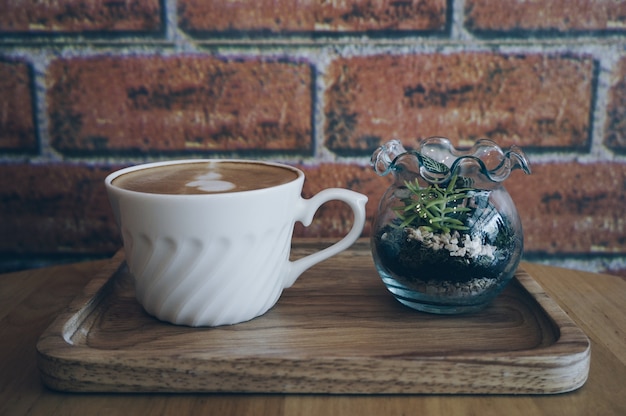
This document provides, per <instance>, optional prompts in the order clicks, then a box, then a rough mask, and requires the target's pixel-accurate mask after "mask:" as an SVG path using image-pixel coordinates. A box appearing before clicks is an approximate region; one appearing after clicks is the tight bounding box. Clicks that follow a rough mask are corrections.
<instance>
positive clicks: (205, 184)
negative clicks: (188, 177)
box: [186, 172, 235, 192]
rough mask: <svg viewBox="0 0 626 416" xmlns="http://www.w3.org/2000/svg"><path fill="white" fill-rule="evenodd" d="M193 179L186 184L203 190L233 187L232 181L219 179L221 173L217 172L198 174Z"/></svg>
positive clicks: (218, 190) (221, 190) (210, 190)
mask: <svg viewBox="0 0 626 416" xmlns="http://www.w3.org/2000/svg"><path fill="white" fill-rule="evenodd" d="M194 179H195V180H194V181H191V182H187V184H186V185H187V186H190V187H192V188H197V189H200V190H202V191H205V192H224V191H229V190H231V189H234V188H235V184H234V183H232V182H228V181H223V180H221V179H222V175H220V174H219V173H217V172H209V173H205V174H203V175H198V176H196V177H195V178H194Z"/></svg>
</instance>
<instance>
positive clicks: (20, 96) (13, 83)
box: [0, 61, 37, 152]
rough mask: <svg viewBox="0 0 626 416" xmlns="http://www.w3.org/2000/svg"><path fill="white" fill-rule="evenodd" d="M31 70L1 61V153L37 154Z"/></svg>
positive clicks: (25, 65)
mask: <svg viewBox="0 0 626 416" xmlns="http://www.w3.org/2000/svg"><path fill="white" fill-rule="evenodd" d="M31 85H32V80H31V75H30V68H29V67H28V65H27V64H26V63H23V62H2V61H0V151H2V150H4V151H27V152H29V151H34V150H36V149H37V137H36V135H35V124H34V119H35V117H34V115H33V104H32V99H31V97H32V91H31Z"/></svg>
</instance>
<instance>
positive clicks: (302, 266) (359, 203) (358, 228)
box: [284, 188, 367, 288]
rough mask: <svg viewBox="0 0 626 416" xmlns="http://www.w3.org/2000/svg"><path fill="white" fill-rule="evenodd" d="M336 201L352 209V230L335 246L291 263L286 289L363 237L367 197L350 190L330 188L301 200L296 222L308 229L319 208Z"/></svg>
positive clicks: (286, 279)
mask: <svg viewBox="0 0 626 416" xmlns="http://www.w3.org/2000/svg"><path fill="white" fill-rule="evenodd" d="M334 200H337V201H342V202H345V203H346V204H347V205H348V206H349V207H350V208H351V209H352V212H353V213H354V221H353V224H352V228H351V229H350V231H349V232H348V234H346V236H345V237H343V238H342V239H341V240H339V241H338V242H336V243H335V244H333V245H331V246H329V247H326V248H325V249H323V250H320V251H318V252H316V253H313V254H310V255H308V256H306V257H303V258H301V259H298V260H295V261H289V263H290V266H291V267H290V270H289V273H287V275H286V277H285V280H284V287H285V288H287V287H289V286H291V285H293V284H294V282H295V281H296V279H297V278H298V277H299V276H300V275H301V274H302V273H303V272H304V271H305V270H307V269H308V268H310V267H312V266H314V265H315V264H317V263H319V262H321V261H324V260H326V259H328V258H330V257H332V256H334V255H335V254H338V253H340V252H342V251H343V250H345V249H347V248H349V247H350V246H351V245H352V244H354V242H355V241H356V240H357V239H358V238H359V237H360V236H361V232H362V231H363V226H364V225H365V204H366V203H367V196H365V195H363V194H360V193H358V192H354V191H351V190H349V189H341V188H329V189H324V190H323V191H320V192H319V193H317V194H316V195H315V196H313V197H312V198H310V199H304V198H301V199H300V207H298V209H297V215H296V221H299V222H301V223H302V224H303V225H304V226H305V227H308V226H309V225H311V222H312V221H313V217H314V216H315V213H316V212H317V210H318V209H319V207H320V206H322V204H325V203H326V202H328V201H334Z"/></svg>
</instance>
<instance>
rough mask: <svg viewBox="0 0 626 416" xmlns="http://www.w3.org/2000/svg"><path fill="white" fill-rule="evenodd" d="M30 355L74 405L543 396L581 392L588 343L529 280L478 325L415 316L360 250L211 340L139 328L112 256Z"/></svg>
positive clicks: (175, 330)
mask: <svg viewBox="0 0 626 416" xmlns="http://www.w3.org/2000/svg"><path fill="white" fill-rule="evenodd" d="M317 248H318V247H317V246H310V247H306V246H305V247H301V249H300V250H298V251H296V253H297V254H299V255H302V254H304V253H306V252H308V251H311V250H315V249H317ZM37 348H38V352H39V368H40V373H41V376H42V379H43V381H44V382H45V383H46V384H47V385H48V386H50V387H52V388H54V389H59V390H67V391H80V392H89V391H107V392H116V391H123V392H133V391H134V392H263V393H268V392H270V393H331V394H340V393H366V394H389V393H393V394H395V393H482V394H503V393H509V394H527V393H532V394H550V393H560V392H565V391H570V390H574V389H577V388H579V387H580V386H582V385H583V384H584V383H585V381H586V379H587V375H588V372H589V363H590V342H589V340H588V338H587V337H586V335H585V334H584V333H583V331H582V330H581V329H580V328H579V327H578V326H577V325H576V324H575V323H574V322H573V321H572V320H571V319H570V318H569V317H568V316H567V315H566V314H565V313H564V312H563V310H561V308H560V307H559V306H558V305H557V304H556V303H554V301H553V300H552V298H551V297H549V296H548V295H547V294H546V293H545V292H544V291H543V289H542V288H541V287H540V286H539V285H538V284H537V283H536V282H535V280H534V279H533V278H532V277H531V276H530V275H529V274H528V273H526V272H524V271H522V270H520V271H519V272H518V273H517V275H516V280H515V281H514V282H513V283H512V284H511V285H509V287H508V288H507V290H506V291H505V292H504V293H503V294H502V295H501V296H500V297H498V299H496V301H495V302H494V303H493V305H491V306H490V307H489V308H488V309H486V310H484V311H483V312H480V313H476V314H472V315H464V316H452V317H450V316H437V315H430V314H424V313H419V312H415V311H413V310H410V309H408V308H405V307H404V306H402V305H400V304H399V303H398V302H396V301H395V300H394V299H393V297H392V296H391V295H390V294H389V293H388V292H387V291H386V289H385V288H384V286H383V284H382V282H381V281H380V279H379V278H378V276H377V274H376V272H375V270H374V267H373V264H372V261H371V255H370V253H369V248H368V246H367V244H365V243H364V242H360V243H358V244H357V245H355V246H354V247H353V248H352V249H350V250H348V251H346V252H344V253H342V254H340V255H338V256H335V257H333V258H332V259H330V260H328V261H326V262H324V263H322V264H319V265H318V266H316V267H314V268H313V269H311V270H309V271H308V272H306V273H305V274H304V275H302V276H301V277H300V279H299V280H298V281H297V282H296V284H295V285H294V286H293V287H292V288H290V289H287V290H286V291H285V292H284V293H283V296H282V297H281V299H280V301H279V302H278V304H277V305H276V306H275V307H274V308H273V309H272V310H270V311H269V312H268V313H267V314H265V315H264V316H262V317H259V318H257V319H254V320H252V321H249V322H246V323H242V324H238V325H234V326H225V327H218V328H186V327H180V326H174V325H170V324H165V323H162V322H159V321H157V320H155V319H154V318H152V317H150V316H148V315H146V314H145V312H144V311H143V310H142V308H141V307H140V306H139V305H138V303H137V302H136V300H135V299H134V292H133V285H132V282H131V279H130V276H129V275H128V273H127V270H126V268H125V266H124V263H123V255H122V254H121V253H120V254H118V255H117V256H116V257H115V258H113V259H112V260H111V261H110V262H109V263H108V265H107V267H104V268H103V269H102V270H101V271H100V273H99V274H98V275H97V276H94V277H93V279H92V280H91V282H90V283H89V284H88V285H87V287H86V288H85V290H84V291H83V293H82V294H81V296H79V297H78V298H77V299H76V300H75V301H74V302H73V303H72V304H71V306H70V307H69V308H68V310H67V311H65V312H64V313H63V314H61V315H60V316H59V317H58V319H56V320H55V321H54V323H53V324H52V325H51V326H50V327H49V328H48V329H47V330H46V331H45V332H44V334H43V335H42V336H41V338H40V339H39V342H38V345H37Z"/></svg>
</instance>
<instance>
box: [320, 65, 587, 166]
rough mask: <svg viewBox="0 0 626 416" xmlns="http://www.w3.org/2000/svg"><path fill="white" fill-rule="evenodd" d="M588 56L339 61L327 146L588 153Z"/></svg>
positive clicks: (332, 80)
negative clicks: (430, 143)
mask: <svg viewBox="0 0 626 416" xmlns="http://www.w3.org/2000/svg"><path fill="white" fill-rule="evenodd" d="M593 74H594V64H593V61H592V59H589V58H571V57H562V56H544V55H539V54H533V55H493V54H488V53H460V54H451V55H442V54H437V55H403V56H394V55H376V56H365V57H352V58H342V59H338V60H336V61H334V62H333V63H332V64H331V65H330V67H329V69H328V71H327V75H326V82H327V85H328V89H327V91H326V97H325V101H326V108H325V114H326V126H325V140H326V145H327V147H328V148H330V149H331V150H333V151H336V152H338V153H357V154H358V153H363V152H364V151H368V152H369V151H371V150H372V149H373V148H375V147H376V146H377V145H378V144H379V143H381V142H386V141H387V140H389V139H391V138H399V139H401V140H403V141H404V142H406V143H408V144H409V145H410V144H411V143H413V144H414V143H415V141H416V140H419V139H423V138H425V137H429V136H445V137H449V138H450V139H451V140H452V141H453V142H454V143H455V144H457V145H458V144H461V145H464V146H465V145H469V144H471V143H473V142H474V141H475V140H476V139H478V138H481V137H486V138H490V139H493V140H495V141H496V142H498V143H499V144H500V145H501V146H506V147H508V146H510V145H511V144H518V145H522V146H532V147H538V148H561V147H566V148H570V149H577V148H578V149H586V148H587V146H588V144H589V141H590V137H589V130H590V129H589V125H590V122H589V119H590V116H589V114H590V111H591V102H592V84H593V82H592V78H593Z"/></svg>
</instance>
